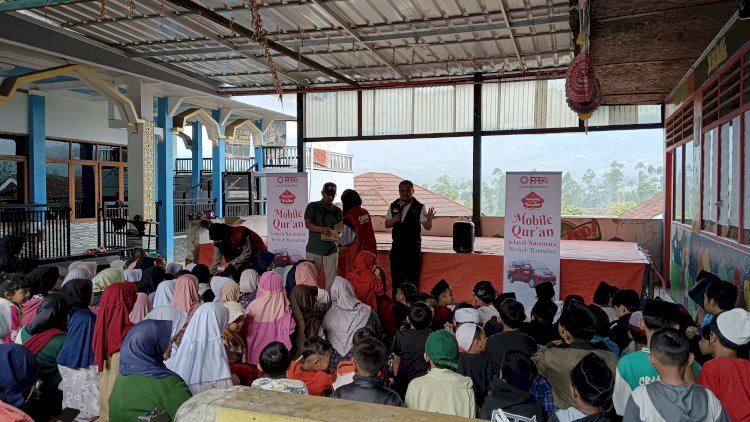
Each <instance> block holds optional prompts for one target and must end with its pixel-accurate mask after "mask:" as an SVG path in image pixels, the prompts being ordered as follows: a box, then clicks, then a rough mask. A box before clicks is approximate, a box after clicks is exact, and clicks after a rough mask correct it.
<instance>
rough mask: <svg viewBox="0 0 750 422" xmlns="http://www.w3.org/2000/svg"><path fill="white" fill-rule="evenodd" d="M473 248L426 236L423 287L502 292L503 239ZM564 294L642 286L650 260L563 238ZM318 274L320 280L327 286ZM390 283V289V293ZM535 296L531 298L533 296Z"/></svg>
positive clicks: (632, 249)
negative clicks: (443, 284) (485, 287)
mask: <svg viewBox="0 0 750 422" xmlns="http://www.w3.org/2000/svg"><path fill="white" fill-rule="evenodd" d="M376 237H377V241H378V263H379V264H380V265H381V266H382V267H383V268H384V269H385V270H386V272H387V273H388V280H389V284H390V265H389V258H388V254H389V252H390V249H391V235H390V233H376ZM474 250H475V252H474V253H471V254H459V253H455V252H454V251H453V239H452V238H449V237H433V236H423V238H422V275H421V279H420V283H419V284H420V285H419V286H418V287H419V288H420V290H421V291H430V289H431V288H432V286H434V285H435V283H437V282H438V281H439V280H440V279H441V278H444V279H446V280H447V281H448V282H449V283H450V285H451V287H452V288H453V295H454V296H455V298H456V300H457V301H464V300H465V301H471V299H472V296H473V295H472V292H471V289H472V287H474V284H475V283H476V282H477V281H480V280H489V281H491V282H492V284H493V285H494V286H495V289H497V291H498V292H500V291H502V290H503V239H498V238H491V237H481V238H477V239H476V241H475V243H474ZM347 253H348V251H347V250H346V248H341V252H340V256H339V271H340V272H341V273H342V274H345V273H346V269H345V266H346V264H345V262H346V259H345V258H346V254H347ZM200 256H201V259H200V261H201V263H204V264H206V265H210V263H211V259H212V258H213V244H203V245H201V246H200ZM560 258H561V262H560V272H561V275H560V278H561V282H560V289H561V290H560V297H561V298H565V296H566V295H569V294H578V295H581V296H583V297H584V299H586V301H587V302H590V301H591V300H592V298H593V295H594V289H596V286H597V285H598V284H599V282H600V281H602V280H604V281H606V282H608V283H610V284H613V285H616V286H618V287H620V288H628V289H634V290H636V291H638V292H640V291H641V288H642V286H643V279H644V274H645V271H646V267H647V265H648V263H649V261H648V259H647V258H646V257H645V256H644V254H643V253H642V252H641V251H640V249H639V248H638V245H637V244H635V243H631V242H595V241H584V240H563V241H562V245H561V250H560ZM324 280H325V279H324V278H323V277H322V274H321V277H320V280H319V283H320V284H321V286H323V285H325V281H324ZM524 286H526V285H525V284H522V283H515V284H514V290H516V294H517V295H525V296H527V295H533V290H532V289H527V288H525V287H524ZM390 290H391V289H390V285H389V287H388V291H389V292H390ZM532 299H533V298H532Z"/></svg>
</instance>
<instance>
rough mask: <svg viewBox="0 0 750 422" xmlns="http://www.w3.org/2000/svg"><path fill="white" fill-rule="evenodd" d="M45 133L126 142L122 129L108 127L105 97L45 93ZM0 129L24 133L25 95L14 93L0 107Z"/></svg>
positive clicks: (26, 111)
mask: <svg viewBox="0 0 750 422" xmlns="http://www.w3.org/2000/svg"><path fill="white" fill-rule="evenodd" d="M46 97H47V101H46V123H47V136H49V137H57V138H69V139H80V140H83V141H96V142H107V143H114V144H123V145H125V144H127V143H128V136H127V133H126V131H125V130H123V129H110V128H109V114H108V111H107V103H106V102H105V101H90V100H85V99H79V98H72V97H66V96H61V95H52V94H50V95H47V96H46ZM0 132H9V133H17V134H26V133H28V96H27V95H26V94H22V93H20V92H19V93H16V95H15V96H13V100H12V101H11V102H9V103H7V104H5V105H3V106H2V107H0Z"/></svg>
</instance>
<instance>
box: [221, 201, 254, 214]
mask: <svg viewBox="0 0 750 422" xmlns="http://www.w3.org/2000/svg"><path fill="white" fill-rule="evenodd" d="M224 209H225V211H224V214H225V215H231V216H246V215H253V212H252V211H251V210H250V204H249V203H247V202H244V203H239V202H227V203H225V204H224Z"/></svg>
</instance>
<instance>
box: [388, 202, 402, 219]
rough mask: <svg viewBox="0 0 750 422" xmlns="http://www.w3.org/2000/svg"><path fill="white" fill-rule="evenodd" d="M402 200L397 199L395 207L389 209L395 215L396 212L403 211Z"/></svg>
mask: <svg viewBox="0 0 750 422" xmlns="http://www.w3.org/2000/svg"><path fill="white" fill-rule="evenodd" d="M404 205H406V204H404V201H398V203H397V204H396V206H395V207H393V209H392V210H391V214H392V215H393V216H394V217H395V216H396V215H397V214H401V213H402V212H403V211H404Z"/></svg>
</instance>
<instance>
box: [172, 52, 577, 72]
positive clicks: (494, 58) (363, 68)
mask: <svg viewBox="0 0 750 422" xmlns="http://www.w3.org/2000/svg"><path fill="white" fill-rule="evenodd" d="M556 53H557V54H559V53H560V52H559V51H539V52H534V53H531V54H527V55H524V56H521V58H523V59H527V58H531V59H533V58H536V57H537V56H551V55H553V54H556ZM569 53H570V54H571V55H572V53H573V51H572V50H571V51H569ZM513 58H516V56H515V54H512V55H501V56H492V57H488V58H483V59H456V60H454V61H453V62H452V63H456V64H458V65H463V64H469V65H471V64H474V63H476V64H478V65H480V67H483V66H484V65H486V64H487V63H488V62H498V63H499V62H501V61H503V60H505V59H513ZM180 63H184V62H178V63H177V64H180ZM444 65H445V62H444V61H429V62H416V63H411V64H409V63H404V64H401V65H400V66H402V67H406V68H416V69H419V68H420V67H421V68H424V67H425V66H436V67H438V66H439V67H441V68H442V67H443V66H444ZM185 69H186V70H188V71H191V72H192V71H193V70H191V69H190V68H189V67H186V68H185ZM385 69H388V66H387V65H381V66H347V67H336V68H334V70H336V71H338V72H346V73H351V72H357V71H366V70H385ZM530 70H533V69H530ZM310 72H313V71H312V70H310V71H295V74H297V75H302V74H304V73H310ZM268 75H270V72H268V71H261V72H224V73H210V72H206V73H205V76H207V77H209V78H229V77H237V76H268Z"/></svg>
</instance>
